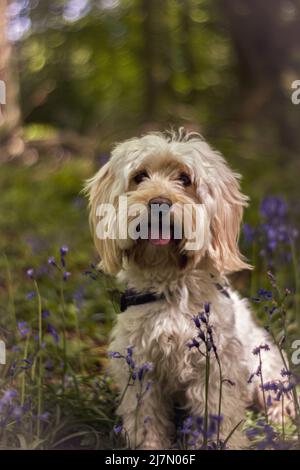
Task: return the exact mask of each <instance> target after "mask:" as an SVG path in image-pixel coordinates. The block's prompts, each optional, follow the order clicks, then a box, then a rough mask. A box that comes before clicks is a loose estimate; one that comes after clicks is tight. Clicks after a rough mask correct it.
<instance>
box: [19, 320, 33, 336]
mask: <svg viewBox="0 0 300 470" xmlns="http://www.w3.org/2000/svg"><path fill="white" fill-rule="evenodd" d="M18 330H19V333H20V335H21V337H22V338H24V337H25V336H27V335H28V333H29V332H30V328H29V327H28V325H27V322H26V321H20V322H18Z"/></svg>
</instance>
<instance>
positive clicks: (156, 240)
mask: <svg viewBox="0 0 300 470" xmlns="http://www.w3.org/2000/svg"><path fill="white" fill-rule="evenodd" d="M170 241H171V236H170V235H169V236H168V237H167V238H162V233H160V234H159V238H154V237H152V236H151V230H150V231H149V242H150V243H151V245H155V246H164V245H168V243H170Z"/></svg>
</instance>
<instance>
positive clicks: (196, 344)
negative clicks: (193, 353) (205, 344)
mask: <svg viewBox="0 0 300 470" xmlns="http://www.w3.org/2000/svg"><path fill="white" fill-rule="evenodd" d="M199 345H200V343H199V342H198V341H197V340H196V339H195V338H193V339H192V340H191V342H190V343H189V344H188V347H189V349H192V348H199Z"/></svg>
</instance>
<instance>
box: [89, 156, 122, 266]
mask: <svg viewBox="0 0 300 470" xmlns="http://www.w3.org/2000/svg"><path fill="white" fill-rule="evenodd" d="M115 181H116V178H115V175H114V173H113V169H112V168H111V164H110V162H107V163H106V164H105V165H104V166H103V167H102V168H100V170H99V171H98V173H96V175H95V176H94V177H93V178H91V179H90V180H88V181H87V184H86V186H85V192H86V193H87V194H88V197H89V208H90V227H91V231H92V234H93V237H94V243H95V246H96V249H97V251H98V253H99V255H100V257H101V261H100V268H101V269H102V270H103V271H105V272H107V273H109V274H117V273H118V272H119V271H120V269H121V265H122V253H121V250H120V248H119V247H118V244H117V243H116V240H115V239H113V238H112V237H107V238H105V239H103V238H100V237H99V234H97V224H98V222H99V212H98V210H99V207H100V205H101V204H112V205H113V206H114V208H115V210H116V204H117V193H116V191H115V188H114V185H115ZM113 212H114V211H113V210H112V211H111V214H110V219H109V220H110V221H109V224H110V231H111V233H113V230H114V229H115V228H116V227H115V224H116V220H115V218H114V213H113Z"/></svg>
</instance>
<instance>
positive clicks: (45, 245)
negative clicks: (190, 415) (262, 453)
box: [0, 158, 300, 449]
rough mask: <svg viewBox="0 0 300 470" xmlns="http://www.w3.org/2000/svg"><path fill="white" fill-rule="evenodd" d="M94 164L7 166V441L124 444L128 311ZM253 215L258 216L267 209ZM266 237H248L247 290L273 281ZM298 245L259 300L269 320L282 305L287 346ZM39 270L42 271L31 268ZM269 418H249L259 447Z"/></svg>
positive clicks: (3, 371) (275, 327)
mask: <svg viewBox="0 0 300 470" xmlns="http://www.w3.org/2000/svg"><path fill="white" fill-rule="evenodd" d="M93 171H94V166H93V163H92V162H90V161H88V160H86V159H83V158H78V159H73V160H71V161H59V160H57V159H55V160H46V161H43V160H42V159H41V160H40V161H39V162H38V163H35V164H33V165H30V166H26V165H22V166H21V165H18V164H16V163H14V162H9V163H6V164H3V165H2V166H1V174H0V185H1V188H2V193H1V200H0V234H1V236H0V318H1V320H0V333H1V338H2V339H3V340H4V341H5V343H6V348H7V364H6V365H1V366H0V390H1V393H0V447H1V448H5V449H74V448H86V449H100V448H112V447H113V446H115V445H120V443H118V441H116V440H115V439H116V436H114V435H113V432H112V429H113V426H114V424H115V423H116V420H115V415H114V412H115V407H116V392H115V388H114V384H112V383H111V382H110V379H109V378H108V377H107V376H106V363H107V354H106V343H107V337H108V332H109V330H110V328H111V324H112V321H113V318H114V316H115V313H116V311H118V306H117V304H118V294H117V292H116V288H117V286H116V284H115V282H114V281H113V280H112V279H110V278H108V277H105V276H103V275H101V274H100V273H98V272H97V271H96V269H95V263H96V262H97V256H96V253H95V252H94V250H93V245H92V240H91V236H90V233H89V228H88V223H87V221H88V213H87V208H86V201H85V200H84V198H83V197H82V196H81V195H80V191H81V189H82V185H83V180H84V179H85V178H88V177H89V176H90V175H91V174H92V173H93ZM255 211H256V213H255ZM248 219H249V220H252V221H253V220H254V221H257V220H258V216H257V209H255V208H253V212H251V213H248ZM257 240H258V241H257ZM265 242H266V241H265V240H259V236H258V235H256V238H255V240H252V241H251V242H249V243H248V244H247V243H246V240H244V241H243V242H242V243H243V245H244V246H243V251H246V252H247V253H248V256H249V257H250V259H252V260H255V264H256V270H255V272H254V273H253V274H252V275H251V278H249V277H247V276H248V275H246V276H243V275H242V276H240V277H239V279H238V281H236V284H237V285H238V287H239V290H241V291H242V293H243V294H244V295H246V296H247V297H249V296H252V297H253V296H254V295H255V293H256V292H257V290H258V288H265V289H268V288H270V279H268V276H267V274H266V273H267V270H268V262H270V259H269V255H270V253H269V254H268V253H266V254H265V256H261V251H260V250H261V245H262V244H263V243H265ZM295 242H296V239H295V240H294V241H293V245H292V246H293V250H292V258H291V259H290V262H289V263H284V262H282V260H281V259H280V256H279V255H280V252H279V251H278V250H276V253H275V254H273V255H272V256H273V258H274V259H273V260H272V262H273V263H274V266H275V267H276V269H275V271H276V279H277V281H276V282H277V284H276V286H275V287H274V286H273V288H274V289H275V291H276V289H277V291H276V293H275V294H274V295H273V297H272V299H269V300H268V301H267V302H258V303H256V304H255V305H254V308H255V309H256V311H257V316H258V319H259V321H260V322H261V323H262V324H265V323H266V321H267V319H268V314H267V312H266V308H265V307H267V308H272V305H274V302H275V303H276V306H277V307H276V308H277V312H275V314H274V315H273V319H272V331H274V335H275V338H277V340H278V341H280V338H281V336H282V335H283V334H284V335H285V338H286V339H285V345H284V347H285V348H286V349H289V348H290V344H291V342H292V341H293V339H295V338H297V337H298V338H299V329H298V326H299V323H300V320H299V312H298V311H297V309H298V305H299V277H300V275H299V260H298V258H297V256H298V255H297V253H296V252H297V249H296V246H295ZM65 245H67V246H68V251H67V252H66V253H65V254H64V255H63V256H62V255H61V252H60V248H61V247H63V246H65ZM286 250H287V246H286V244H282V251H283V252H284V251H286ZM49 258H51V260H52V261H51V263H50V264H49V262H48V260H49ZM53 258H54V260H53ZM267 261H268V262H267ZM30 268H32V269H33V271H31V272H29V273H26V272H27V271H28V269H30ZM66 272H67V273H70V275H69V274H68V275H66V274H65V273H66ZM249 286H250V287H249ZM285 287H290V288H291V289H294V288H295V293H294V295H289V296H284V292H285V290H284V288H285ZM274 289H273V290H274ZM278 338H279V339H278ZM208 393H209V391H208ZM259 418H260V417H259V416H257V414H255V413H254V412H251V413H250V412H249V414H248V415H247V418H246V422H245V424H244V426H245V428H246V429H250V430H251V429H252V430H253V429H256V428H257V429H258V430H257V431H256V432H255V431H254V432H252V434H253V436H254V440H253V443H252V444H251V445H254V446H255V445H256V442H264V441H265V440H266V439H265V434H266V430H265V429H264V428H263V425H262V424H261V423H260V422H259V421H258V419H259ZM257 423H258V424H257ZM206 426H208V422H207V417H206ZM275 432H277V437H276V439H277V441H278V440H279V441H280V440H282V434H283V433H284V440H285V442H291V443H292V444H291V445H292V446H295V445H296V444H295V442H296V441H295V439H296V428H295V426H293V425H292V424H290V425H286V427H285V429H284V430H283V429H282V428H281V427H279V428H275Z"/></svg>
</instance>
